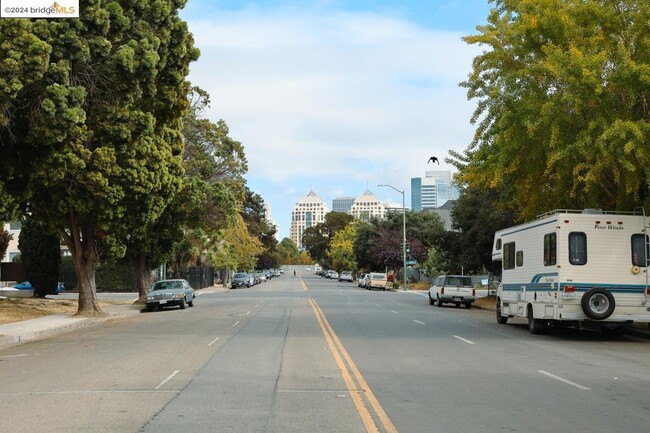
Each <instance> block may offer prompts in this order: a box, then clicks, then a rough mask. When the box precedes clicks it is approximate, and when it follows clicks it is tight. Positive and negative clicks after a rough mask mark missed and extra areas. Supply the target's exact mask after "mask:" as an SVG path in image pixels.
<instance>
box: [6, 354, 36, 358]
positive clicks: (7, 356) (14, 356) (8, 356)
mask: <svg viewBox="0 0 650 433" xmlns="http://www.w3.org/2000/svg"><path fill="white" fill-rule="evenodd" d="M23 356H29V355H28V354H27V353H21V354H19V355H4V356H0V358H21V357H23Z"/></svg>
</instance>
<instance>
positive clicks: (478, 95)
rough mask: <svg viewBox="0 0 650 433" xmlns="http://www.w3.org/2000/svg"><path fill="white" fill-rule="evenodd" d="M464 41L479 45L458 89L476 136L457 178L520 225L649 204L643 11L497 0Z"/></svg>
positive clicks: (642, 6)
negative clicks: (504, 207)
mask: <svg viewBox="0 0 650 433" xmlns="http://www.w3.org/2000/svg"><path fill="white" fill-rule="evenodd" d="M494 3H495V7H494V8H493V9H492V11H491V13H490V15H489V17H488V23H487V24H486V25H483V26H480V27H478V34H476V35H472V36H467V37H465V38H464V39H465V41H466V42H468V43H470V44H477V45H481V46H483V47H484V48H485V51H484V52H483V54H481V55H479V56H477V57H476V58H475V59H474V63H473V71H472V73H471V75H470V76H469V79H468V80H467V81H466V82H464V83H462V85H463V86H464V87H466V88H467V89H468V97H469V98H470V99H476V100H477V101H478V107H477V109H476V111H475V113H474V116H473V118H472V121H473V122H474V123H476V124H477V126H478V127H477V130H476V135H475V138H474V141H473V143H472V144H471V146H470V147H469V148H468V149H467V150H466V152H465V153H464V154H458V153H455V152H451V156H452V159H453V161H452V162H454V163H455V164H456V165H457V167H458V168H459V170H460V172H459V176H458V179H459V180H460V181H461V182H462V183H464V184H466V185H469V186H471V187H481V188H482V189H496V190H500V191H502V192H503V195H502V200H504V201H506V202H507V203H509V204H510V206H511V207H512V208H513V209H515V211H516V213H517V216H518V218H520V219H525V218H531V217H534V216H535V215H537V214H539V213H541V212H544V211H547V210H549V209H554V208H583V207H601V208H605V209H620V210H630V209H632V208H634V207H635V206H637V205H639V204H646V205H648V204H650V194H649V191H650V188H649V185H648V182H649V179H650V176H649V174H650V146H648V143H649V142H650V102H649V101H650V61H649V59H650V38H648V35H649V34H650V20H648V16H650V3H648V2H647V1H645V0H644V1H641V0H616V1H608V0H588V1H585V0H545V1H539V0H517V1H514V0H496V1H495V2H494Z"/></svg>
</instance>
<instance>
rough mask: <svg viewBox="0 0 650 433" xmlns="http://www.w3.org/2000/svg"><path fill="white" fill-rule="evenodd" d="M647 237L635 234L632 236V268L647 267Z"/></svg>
mask: <svg viewBox="0 0 650 433" xmlns="http://www.w3.org/2000/svg"><path fill="white" fill-rule="evenodd" d="M648 249H649V247H648V235H643V234H636V235H632V264H633V265H634V266H642V267H644V268H645V267H647V266H648V256H650V254H649V253H650V251H648Z"/></svg>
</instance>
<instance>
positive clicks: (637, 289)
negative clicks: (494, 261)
mask: <svg viewBox="0 0 650 433" xmlns="http://www.w3.org/2000/svg"><path fill="white" fill-rule="evenodd" d="M522 286H525V287H526V290H527V291H531V292H537V291H542V292H546V291H549V290H559V291H564V286H575V288H576V292H586V291H587V290H590V289H593V288H594V287H602V288H604V289H607V290H609V291H610V292H612V293H637V294H640V293H644V292H645V290H646V286H645V285H638V284H599V283H574V282H571V283H566V282H564V283H560V285H559V287H558V286H557V283H514V284H503V286H502V287H503V290H504V291H511V292H518V291H520V290H521V288H522Z"/></svg>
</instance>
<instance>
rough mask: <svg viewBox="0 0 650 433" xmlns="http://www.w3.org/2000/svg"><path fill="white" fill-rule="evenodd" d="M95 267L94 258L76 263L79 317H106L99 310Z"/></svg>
mask: <svg viewBox="0 0 650 433" xmlns="http://www.w3.org/2000/svg"><path fill="white" fill-rule="evenodd" d="M93 256H94V254H93ZM95 266H96V260H95V258H94V257H93V259H92V260H82V263H80V264H77V263H75V271H76V273H77V287H78V289H79V306H78V308H77V313H76V315H77V316H86V317H97V316H104V315H105V313H104V312H103V311H102V310H101V308H99V301H98V300H97V290H96V287H95Z"/></svg>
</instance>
